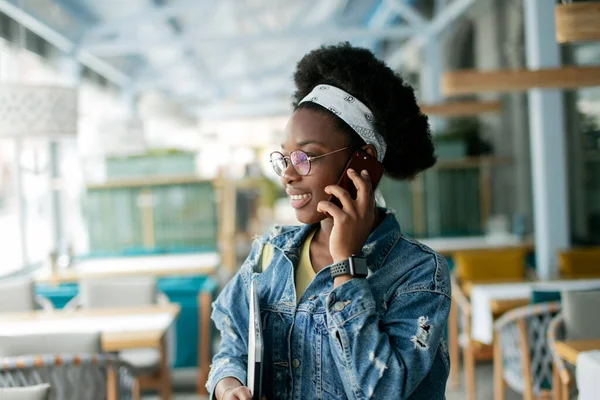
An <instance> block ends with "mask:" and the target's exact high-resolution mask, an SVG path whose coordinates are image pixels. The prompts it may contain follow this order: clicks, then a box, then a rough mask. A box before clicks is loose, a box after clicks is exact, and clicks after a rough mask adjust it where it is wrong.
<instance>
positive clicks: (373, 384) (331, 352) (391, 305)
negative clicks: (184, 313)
mask: <svg viewBox="0 0 600 400" xmlns="http://www.w3.org/2000/svg"><path fill="white" fill-rule="evenodd" d="M311 229H314V226H312V227H311V226H310V225H304V226H292V227H278V226H275V228H274V229H273V230H272V231H271V232H270V233H269V234H268V235H266V236H264V237H261V238H257V240H255V242H254V244H253V248H252V252H251V253H250V255H249V257H248V258H247V260H246V261H245V262H244V264H243V265H242V267H241V268H240V270H239V271H238V273H237V274H236V275H235V277H234V278H233V279H232V280H231V281H230V282H229V283H228V284H227V286H226V287H225V288H224V289H223V291H222V292H221V294H220V295H219V297H218V298H217V300H216V301H215V302H214V304H213V314H212V319H213V320H214V322H215V324H216V326H217V328H218V329H219V330H220V331H221V336H222V339H221V344H220V347H219V351H218V353H217V354H216V355H215V356H214V358H213V364H212V366H211V370H210V374H209V378H208V382H207V384H206V387H207V389H208V390H209V392H210V393H211V398H213V397H212V396H213V392H214V388H215V386H216V384H217V382H218V381H219V380H221V379H223V378H225V377H234V378H236V379H238V380H239V381H240V382H242V383H244V384H245V383H246V362H247V345H248V313H249V311H248V310H249V306H248V304H249V303H248V297H249V296H248V295H249V285H250V281H251V280H253V279H254V280H256V283H257V289H258V293H259V296H260V308H261V318H262V324H263V330H264V335H265V353H264V356H265V358H264V360H265V361H264V363H263V365H264V367H263V368H264V370H263V395H264V396H266V397H267V399H268V400H278V399H346V398H348V399H368V398H369V399H370V398H374V399H427V400H432V399H444V398H445V389H446V380H447V378H448V373H449V358H448V351H447V348H446V345H445V343H444V339H443V336H444V335H443V332H444V327H445V325H446V321H447V318H448V314H449V312H450V301H451V300H450V278H449V273H448V268H447V264H446V262H445V260H444V258H443V257H441V256H439V255H438V254H436V253H435V252H434V251H433V250H431V249H429V248H428V247H426V246H424V245H422V244H420V243H419V242H416V241H414V240H412V239H409V238H407V237H405V236H403V235H402V233H401V232H400V227H399V225H398V222H397V221H396V218H395V215H394V213H393V211H392V210H387V215H386V217H385V219H384V220H383V221H382V223H381V224H380V225H379V226H378V227H377V228H376V229H375V231H373V232H372V233H371V235H370V236H369V238H368V239H367V242H366V243H365V245H364V246H363V248H362V253H363V255H364V256H366V257H367V264H368V266H369V276H368V278H367V279H352V280H350V281H349V282H346V283H344V284H342V285H340V286H338V287H337V288H335V289H334V288H333V279H332V278H331V276H330V272H329V267H327V268H325V269H323V270H321V271H319V273H318V274H317V275H316V277H315V279H314V280H313V281H312V282H311V283H310V285H309V286H308V288H307V289H306V291H305V293H304V294H303V295H302V297H301V298H300V301H299V302H298V304H296V293H295V288H294V268H295V267H296V266H297V264H298V260H299V257H300V249H301V247H302V244H303V242H304V240H305V238H306V237H307V236H308V234H309V233H310V232H311ZM266 242H268V243H270V244H271V245H272V246H273V247H274V252H275V255H274V257H273V260H272V261H271V264H269V266H268V268H264V272H262V273H256V272H254V271H256V270H261V268H260V267H259V266H257V263H260V262H261V254H262V249H263V246H264V244H265V243H266ZM257 267H258V268H257Z"/></svg>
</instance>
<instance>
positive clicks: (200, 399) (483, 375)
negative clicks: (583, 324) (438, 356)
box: [144, 362, 523, 400]
mask: <svg viewBox="0 0 600 400" xmlns="http://www.w3.org/2000/svg"><path fill="white" fill-rule="evenodd" d="M493 382H494V380H493V370H492V363H491V362H490V363H478V364H477V400H493V398H494V383H493ZM464 389H465V388H464V377H463V374H462V371H461V376H460V387H459V388H458V389H457V390H448V391H447V392H446V399H447V400H464V399H466V397H467V396H466V394H465V391H464ZM522 398H523V397H522V396H519V395H518V394H517V393H515V392H512V391H511V390H510V389H506V398H505V400H516V399H522ZM173 399H174V400H208V396H196V395H195V394H193V393H176V394H175V395H174V396H173ZM144 400H159V397H158V396H144Z"/></svg>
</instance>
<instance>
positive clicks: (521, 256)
mask: <svg viewBox="0 0 600 400" xmlns="http://www.w3.org/2000/svg"><path fill="white" fill-rule="evenodd" d="M526 256H527V252H526V251H525V250H523V249H489V250H464V251H457V252H455V253H454V263H455V265H456V271H457V278H458V279H459V280H460V281H474V282H478V281H480V282H484V281H492V280H503V279H506V280H517V279H524V278H525V274H526V269H525V267H526V263H525V257H526Z"/></svg>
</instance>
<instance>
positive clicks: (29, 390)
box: [0, 383, 50, 400]
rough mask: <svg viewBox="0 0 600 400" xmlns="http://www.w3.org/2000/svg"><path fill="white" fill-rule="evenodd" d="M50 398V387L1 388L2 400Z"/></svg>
mask: <svg viewBox="0 0 600 400" xmlns="http://www.w3.org/2000/svg"><path fill="white" fill-rule="evenodd" d="M49 398H50V385H49V384H47V383H42V384H40V385H33V386H24V387H15V388H2V387H0V399H2V400H48V399H49Z"/></svg>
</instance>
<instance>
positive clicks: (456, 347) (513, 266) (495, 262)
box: [448, 249, 528, 400]
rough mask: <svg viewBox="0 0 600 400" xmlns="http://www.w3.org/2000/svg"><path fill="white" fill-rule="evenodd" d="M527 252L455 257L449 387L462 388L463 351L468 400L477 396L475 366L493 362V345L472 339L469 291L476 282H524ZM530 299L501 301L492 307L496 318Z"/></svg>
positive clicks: (477, 252)
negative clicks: (461, 362)
mask: <svg viewBox="0 0 600 400" xmlns="http://www.w3.org/2000/svg"><path fill="white" fill-rule="evenodd" d="M525 256H526V250H523V249H490V250H465V251H457V252H456V253H455V254H454V262H455V265H456V267H455V274H453V275H452V306H451V309H450V317H449V321H448V328H449V350H450V387H451V388H456V387H457V386H458V385H459V373H460V353H461V349H462V355H463V363H464V368H465V386H466V392H467V399H469V400H473V399H475V397H476V374H475V364H476V362H477V361H484V360H491V359H492V358H493V355H494V352H493V346H492V345H487V344H484V343H481V342H478V341H476V340H473V339H472V338H471V303H470V300H469V294H470V288H471V287H472V285H473V284H477V283H501V282H515V281H523V280H524V279H525V275H526V268H525ZM527 303H528V300H524V299H517V300H498V301H494V303H493V304H491V305H490V306H491V308H492V312H493V315H494V318H497V317H499V316H501V315H502V314H504V313H505V312H507V311H509V310H512V309H514V308H516V307H520V306H523V305H525V304H527Z"/></svg>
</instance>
